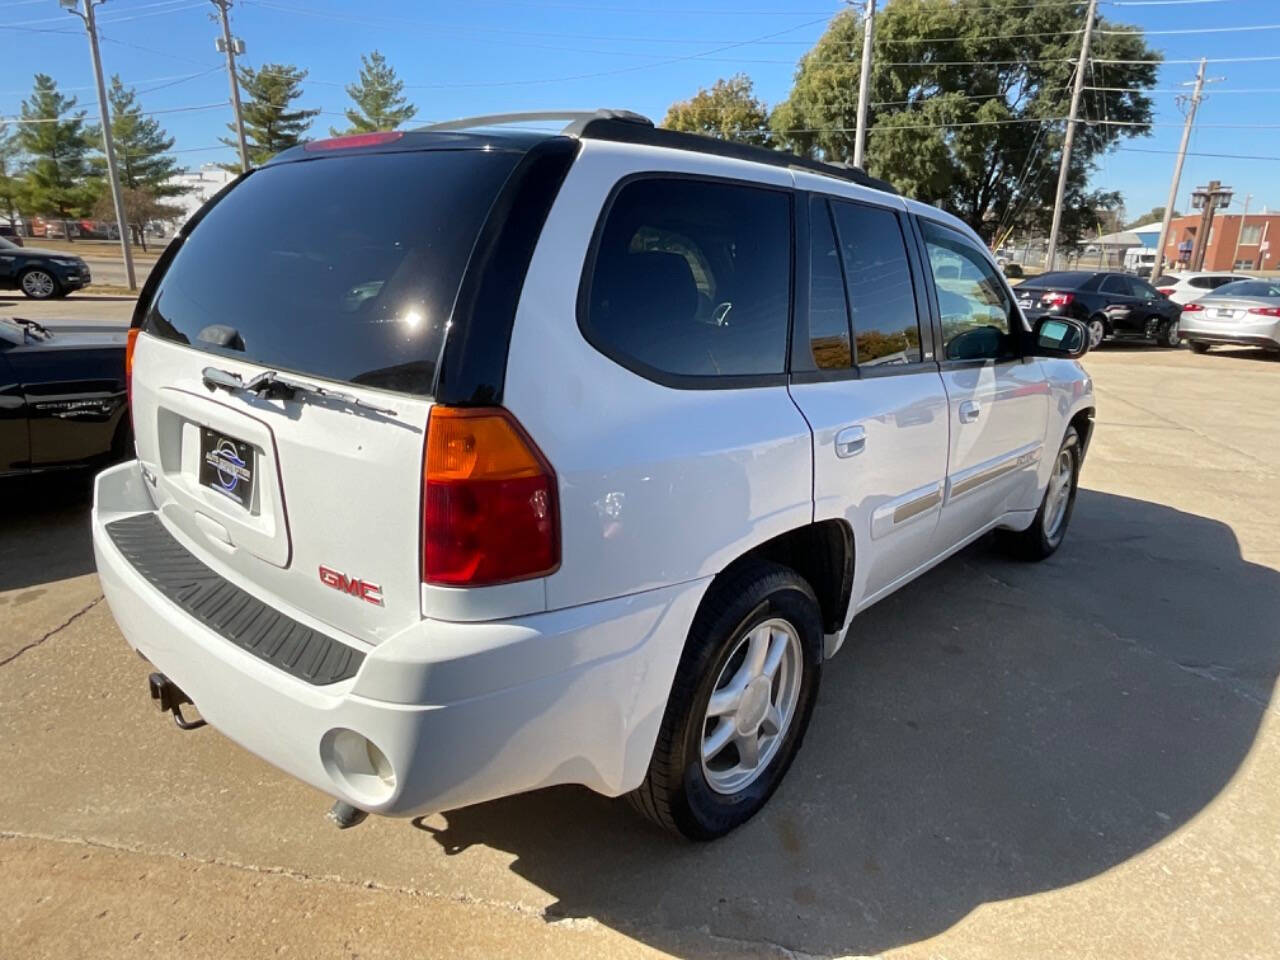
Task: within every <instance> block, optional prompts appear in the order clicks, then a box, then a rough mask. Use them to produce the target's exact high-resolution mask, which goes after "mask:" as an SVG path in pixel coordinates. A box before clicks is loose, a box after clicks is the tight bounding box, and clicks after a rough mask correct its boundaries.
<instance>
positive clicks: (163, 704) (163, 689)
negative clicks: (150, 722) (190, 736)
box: [147, 673, 206, 730]
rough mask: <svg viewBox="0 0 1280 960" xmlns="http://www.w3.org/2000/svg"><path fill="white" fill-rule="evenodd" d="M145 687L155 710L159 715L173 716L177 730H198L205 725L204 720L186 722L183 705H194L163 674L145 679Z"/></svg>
mask: <svg viewBox="0 0 1280 960" xmlns="http://www.w3.org/2000/svg"><path fill="white" fill-rule="evenodd" d="M147 687H148V688H149V689H150V690H151V699H152V700H153V701H155V705H156V708H157V709H158V710H159V711H160V712H161V713H171V714H173V722H174V723H176V724H177V725H178V729H180V730H199V729H200V728H201V727H203V726H204V725H205V722H206V721H204V720H188V719H187V718H186V717H184V716H183V715H182V705H183V704H184V703H189V704H191V705H192V706H193V707H194V706H195V704H194V703H192V701H191V698H190V697H188V696H187V695H186V694H185V693H183V692H182V690H181V688H179V686H178V685H177V684H176V683H174V682H173V681H172V680H170V679H169V678H168V677H166V676H165V675H164V674H163V673H153V674H151V676H149V677H147Z"/></svg>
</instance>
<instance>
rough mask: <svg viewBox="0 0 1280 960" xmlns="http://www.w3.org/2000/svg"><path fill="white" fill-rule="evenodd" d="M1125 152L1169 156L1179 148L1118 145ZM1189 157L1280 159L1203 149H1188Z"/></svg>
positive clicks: (1174, 153) (1277, 157)
mask: <svg viewBox="0 0 1280 960" xmlns="http://www.w3.org/2000/svg"><path fill="white" fill-rule="evenodd" d="M1116 149H1117V150H1119V151H1121V152H1123V153H1161V154H1165V155H1168V156H1176V155H1177V153H1178V151H1177V150H1156V149H1154V148H1152V147H1116ZM1187 156H1188V157H1212V158H1214V159H1221V160H1280V156H1276V157H1268V156H1259V155H1258V154H1256V153H1205V152H1202V151H1194V150H1188V151H1187Z"/></svg>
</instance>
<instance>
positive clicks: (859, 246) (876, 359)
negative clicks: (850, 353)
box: [831, 200, 920, 367]
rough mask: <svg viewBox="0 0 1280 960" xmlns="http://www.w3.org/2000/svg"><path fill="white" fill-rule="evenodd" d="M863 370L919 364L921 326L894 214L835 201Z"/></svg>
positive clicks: (857, 355)
mask: <svg viewBox="0 0 1280 960" xmlns="http://www.w3.org/2000/svg"><path fill="white" fill-rule="evenodd" d="M831 209H832V211H833V212H834V213H835V222H836V231H837V233H838V234H839V244H840V255H841V260H842V261H843V264H844V278H845V289H846V290H847V291H848V294H849V314H850V317H851V319H852V321H853V342H854V362H855V363H856V364H857V365H858V366H860V367H872V366H883V365H887V364H901V363H917V362H919V360H920V322H919V319H918V318H917V317H916V297H915V288H914V287H913V286H912V285H911V267H910V263H909V261H908V260H907V245H906V241H905V240H904V239H903V237H902V227H901V225H900V224H899V223H898V216H897V214H895V213H894V212H893V211H892V210H883V209H881V208H879V207H871V206H864V205H862V204H858V203H843V202H840V201H834V200H833V201H832V202H831Z"/></svg>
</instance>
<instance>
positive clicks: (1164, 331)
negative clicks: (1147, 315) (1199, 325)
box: [1158, 319, 1182, 347]
mask: <svg viewBox="0 0 1280 960" xmlns="http://www.w3.org/2000/svg"><path fill="white" fill-rule="evenodd" d="M1158 342H1159V344H1160V346H1162V347H1177V346H1181V344H1182V337H1181V336H1180V335H1179V334H1178V321H1177V320H1176V319H1174V320H1170V321H1169V322H1168V323H1166V324H1164V325H1163V326H1162V327H1161V328H1160V336H1159V340H1158Z"/></svg>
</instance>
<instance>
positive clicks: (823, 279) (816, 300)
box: [809, 197, 853, 370]
mask: <svg viewBox="0 0 1280 960" xmlns="http://www.w3.org/2000/svg"><path fill="white" fill-rule="evenodd" d="M809 258H810V259H809V349H810V351H811V352H812V353H813V363H814V366H816V367H817V368H818V369H819V370H847V369H849V367H851V366H853V348H852V346H851V345H850V342H849V310H848V306H847V304H846V302H845V293H844V271H843V270H842V269H841V267H840V252H839V251H838V250H837V249H836V236H835V233H834V232H833V231H832V229H831V213H830V212H829V211H828V209H827V201H826V200H823V199H822V198H820V197H813V198H811V200H810V202H809Z"/></svg>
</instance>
